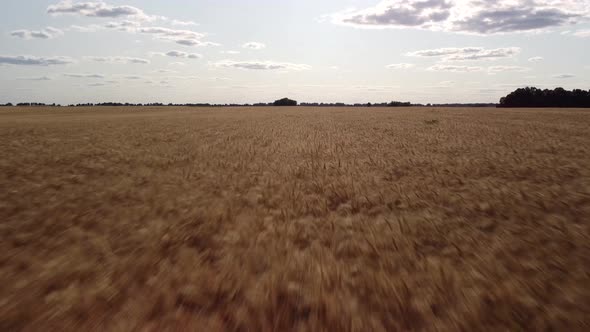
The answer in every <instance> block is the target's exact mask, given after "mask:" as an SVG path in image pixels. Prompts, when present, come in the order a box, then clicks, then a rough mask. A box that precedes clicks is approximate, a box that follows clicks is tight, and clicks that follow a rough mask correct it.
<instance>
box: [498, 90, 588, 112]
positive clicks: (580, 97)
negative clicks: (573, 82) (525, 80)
mask: <svg viewBox="0 0 590 332" xmlns="http://www.w3.org/2000/svg"><path fill="white" fill-rule="evenodd" d="M498 107H590V90H588V91H585V90H581V89H574V90H571V91H569V90H565V89H564V88H555V89H553V90H549V89H544V90H541V89H537V88H535V87H526V88H520V89H516V90H515V91H513V92H511V93H510V94H508V95H507V96H506V97H502V98H501V99H500V104H499V105H498Z"/></svg>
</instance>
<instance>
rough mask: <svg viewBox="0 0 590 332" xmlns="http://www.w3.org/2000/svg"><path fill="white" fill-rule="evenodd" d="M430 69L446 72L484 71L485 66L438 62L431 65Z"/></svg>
mask: <svg viewBox="0 0 590 332" xmlns="http://www.w3.org/2000/svg"><path fill="white" fill-rule="evenodd" d="M428 70H430V71H446V72H453V73H470V72H477V71H482V70H483V67H479V66H454V65H443V64H438V65H434V66H432V67H429V68H428Z"/></svg>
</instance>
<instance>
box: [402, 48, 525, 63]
mask: <svg viewBox="0 0 590 332" xmlns="http://www.w3.org/2000/svg"><path fill="white" fill-rule="evenodd" d="M519 53H520V48H518V47H504V48H495V49H485V48H483V47H461V48H457V47H448V48H437V49H430V50H420V51H414V52H409V53H406V55H407V56H415V57H443V60H444V61H467V60H497V59H502V58H510V57H513V56H515V55H517V54H519Z"/></svg>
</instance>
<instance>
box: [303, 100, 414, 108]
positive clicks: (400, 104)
mask: <svg viewBox="0 0 590 332" xmlns="http://www.w3.org/2000/svg"><path fill="white" fill-rule="evenodd" d="M301 106H313V107H408V106H422V105H419V104H412V103H410V102H401V101H392V102H389V103H374V104H373V103H366V104H362V103H355V104H346V103H301Z"/></svg>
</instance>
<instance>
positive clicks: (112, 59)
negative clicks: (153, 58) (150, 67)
mask: <svg viewBox="0 0 590 332" xmlns="http://www.w3.org/2000/svg"><path fill="white" fill-rule="evenodd" d="M84 58H85V59H87V60H91V61H95V62H104V63H111V64H115V63H119V64H142V65H147V64H149V63H150V60H147V59H142V58H134V57H126V56H87V57H84Z"/></svg>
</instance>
